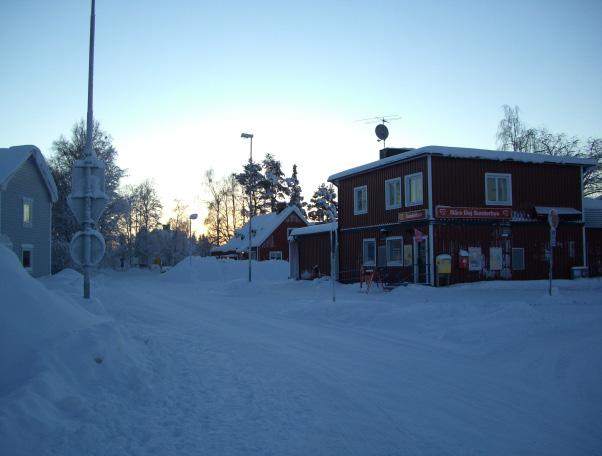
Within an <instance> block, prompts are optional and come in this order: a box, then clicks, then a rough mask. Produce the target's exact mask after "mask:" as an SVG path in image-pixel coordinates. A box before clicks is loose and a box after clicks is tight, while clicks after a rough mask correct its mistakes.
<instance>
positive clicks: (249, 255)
mask: <svg viewBox="0 0 602 456" xmlns="http://www.w3.org/2000/svg"><path fill="white" fill-rule="evenodd" d="M240 137H241V138H245V139H249V140H250V145H251V150H250V153H249V165H250V166H249V171H252V165H253V134H252V133H241V135H240ZM251 176H252V174H249V251H248V253H247V255H248V257H249V282H251V233H252V228H251V224H252V220H253V182H251Z"/></svg>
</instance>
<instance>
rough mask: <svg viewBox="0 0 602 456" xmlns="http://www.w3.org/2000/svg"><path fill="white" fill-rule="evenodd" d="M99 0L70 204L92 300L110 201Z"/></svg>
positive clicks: (74, 247)
mask: <svg viewBox="0 0 602 456" xmlns="http://www.w3.org/2000/svg"><path fill="white" fill-rule="evenodd" d="M95 20H96V14H95V0H92V8H91V13H90V51H89V59H88V113H87V119H86V120H87V122H86V145H85V149H84V159H83V160H76V161H75V162H74V163H73V169H72V173H71V179H72V181H71V193H70V194H69V196H68V198H67V204H68V205H69V208H70V209H71V212H73V215H74V216H75V218H76V219H77V221H78V222H79V223H80V224H81V230H80V231H78V232H77V233H75V235H74V236H73V239H72V240H71V244H70V245H69V251H70V253H71V257H72V258H73V261H75V262H76V263H77V264H79V265H81V266H82V268H83V270H84V299H90V268H91V267H92V266H94V265H96V264H98V263H99V262H100V260H101V259H102V257H103V256H104V253H105V241H104V238H103V237H102V234H100V233H99V232H98V231H97V230H95V229H94V227H95V225H96V223H97V222H98V220H99V219H100V216H101V215H102V213H103V211H104V208H105V206H106V204H107V199H108V198H107V195H106V193H105V165H104V163H103V162H102V161H100V160H98V158H97V157H96V152H95V151H94V147H93V136H94V115H93V93H94V90H93V85H94V84H93V82H94V31H95Z"/></svg>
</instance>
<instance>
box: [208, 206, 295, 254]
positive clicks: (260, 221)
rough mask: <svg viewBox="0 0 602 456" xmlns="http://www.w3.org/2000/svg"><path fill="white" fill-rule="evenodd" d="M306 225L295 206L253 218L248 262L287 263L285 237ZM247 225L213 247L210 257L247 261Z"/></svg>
mask: <svg viewBox="0 0 602 456" xmlns="http://www.w3.org/2000/svg"><path fill="white" fill-rule="evenodd" d="M302 226H307V220H305V217H304V216H303V214H302V213H301V211H300V210H299V208H298V207H297V206H287V207H285V208H284V209H281V210H280V211H278V212H272V213H271V214H264V215H257V216H255V217H253V219H252V222H251V259H257V260H259V261H264V260H286V261H288V235H289V234H290V231H291V230H292V229H294V228H298V227H302ZM248 251H249V223H248V222H247V223H246V224H245V225H244V226H243V227H242V228H240V229H238V230H236V233H235V235H234V237H233V238H232V239H230V240H229V241H228V242H227V243H226V244H224V245H220V246H217V247H213V248H212V249H211V255H212V256H217V257H222V258H235V259H243V258H248V257H247V252H248Z"/></svg>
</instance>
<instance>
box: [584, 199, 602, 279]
mask: <svg viewBox="0 0 602 456" xmlns="http://www.w3.org/2000/svg"><path fill="white" fill-rule="evenodd" d="M583 210H584V212H585V237H586V239H587V245H586V251H587V265H588V266H589V276H590V277H596V276H602V196H600V197H598V199H593V198H584V200H583Z"/></svg>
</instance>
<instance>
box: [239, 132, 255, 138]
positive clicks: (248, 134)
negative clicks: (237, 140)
mask: <svg viewBox="0 0 602 456" xmlns="http://www.w3.org/2000/svg"><path fill="white" fill-rule="evenodd" d="M240 137H241V138H250V139H252V138H253V133H241V134H240Z"/></svg>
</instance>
